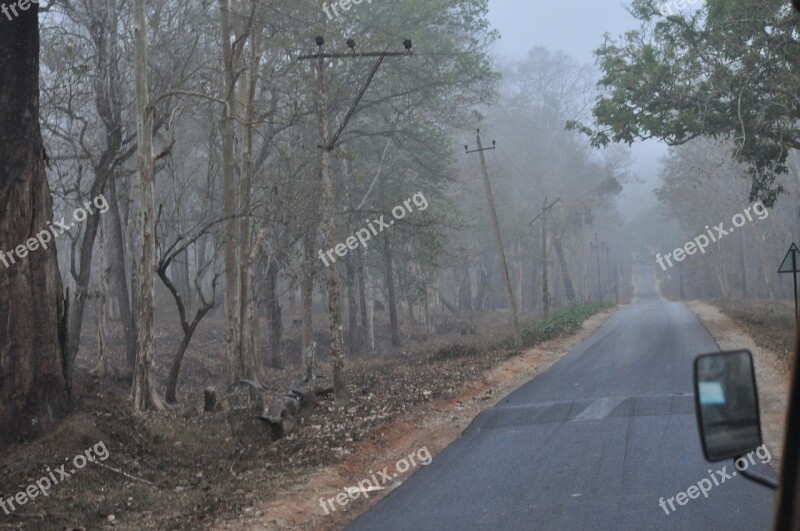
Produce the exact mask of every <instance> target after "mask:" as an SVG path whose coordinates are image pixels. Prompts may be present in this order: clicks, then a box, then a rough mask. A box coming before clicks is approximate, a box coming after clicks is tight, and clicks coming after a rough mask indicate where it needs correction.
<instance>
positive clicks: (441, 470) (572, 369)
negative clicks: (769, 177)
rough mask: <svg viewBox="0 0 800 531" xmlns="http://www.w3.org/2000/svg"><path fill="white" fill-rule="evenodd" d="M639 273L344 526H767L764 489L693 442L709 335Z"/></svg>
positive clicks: (711, 345)
mask: <svg viewBox="0 0 800 531" xmlns="http://www.w3.org/2000/svg"><path fill="white" fill-rule="evenodd" d="M637 285H638V296H639V298H638V302H637V303H636V304H632V305H629V306H626V307H623V308H622V309H620V310H619V311H617V312H616V313H615V314H614V315H613V316H612V317H611V318H610V319H608V321H607V322H606V323H605V324H604V325H603V326H602V327H601V328H600V329H598V330H597V331H596V332H595V333H594V334H593V335H592V336H591V337H590V338H588V339H586V340H585V341H584V342H582V343H581V344H580V345H578V346H577V347H576V348H575V349H573V350H572V351H571V352H570V353H569V354H567V355H566V356H564V357H563V358H562V359H561V360H560V361H559V362H558V363H556V364H555V365H553V366H552V367H551V368H550V369H549V370H548V371H546V372H545V373H543V374H541V375H539V376H538V377H537V378H535V379H534V380H532V381H530V382H528V383H527V384H525V385H523V386H522V387H520V388H519V389H517V390H516V391H514V392H513V393H511V394H510V395H509V396H508V397H506V398H505V399H504V400H503V401H502V402H500V404H498V405H497V406H496V407H494V408H492V409H490V410H487V411H484V412H483V413H481V414H480V415H478V417H477V418H476V419H475V420H474V421H473V422H472V424H471V425H470V426H469V427H468V428H467V430H466V431H465V432H464V434H463V435H462V436H461V437H460V438H459V439H458V440H456V441H455V442H454V443H453V444H451V445H450V446H449V447H448V448H446V449H445V450H444V451H443V452H442V453H441V454H439V455H438V456H436V457H435V458H434V460H433V462H432V463H431V464H429V465H428V466H426V467H422V468H419V469H418V470H417V472H416V473H415V474H414V475H413V476H411V477H410V478H409V479H408V480H407V481H406V482H405V483H404V484H402V485H400V486H399V487H398V488H397V489H395V490H394V491H393V492H391V493H390V494H389V495H388V496H387V497H386V498H384V499H383V500H382V501H381V502H380V503H378V504H377V505H376V506H375V507H374V508H372V509H371V510H370V511H368V512H367V513H365V514H363V515H362V516H361V517H360V518H358V519H357V520H356V521H355V522H354V523H353V524H352V525H351V526H350V527H349V529H353V530H359V529H381V530H383V529H415V530H416V529H436V530H444V529H458V530H466V529H537V530H538V529H557V530H560V531H565V530H573V529H581V530H582V529H615V530H616V529H636V530H640V529H681V530H689V529H725V530H729V529H746V530H757V529H769V528H770V523H771V518H772V510H773V501H774V495H773V492H772V491H770V490H768V489H767V488H765V487H762V486H760V485H757V484H755V483H752V482H751V481H749V480H747V479H746V478H743V477H741V476H740V475H736V476H733V475H732V474H731V473H732V472H735V468H734V467H733V463H732V461H730V460H729V461H721V462H718V463H708V462H706V461H705V459H704V458H703V455H702V449H701V447H700V440H699V435H698V431H697V423H696V420H695V416H694V403H693V395H692V362H693V360H694V358H695V356H696V355H697V354H702V353H706V352H713V351H715V350H719V349H718V347H717V345H716V343H715V342H714V340H713V339H712V338H711V336H710V335H709V334H708V332H706V330H705V328H703V326H702V324H701V323H700V322H699V320H698V319H697V317H696V316H695V315H694V314H693V313H692V312H691V311H690V310H689V309H688V308H687V307H686V306H685V305H683V304H682V303H678V302H664V301H662V300H661V299H660V298H659V296H658V294H657V292H656V289H655V284H654V281H653V277H652V274H651V271H650V269H649V268H646V267H640V268H639V269H638V270H637ZM756 462H757V463H760V460H758V458H756ZM722 467H726V469H725V470H724V471H722ZM751 469H752V470H753V471H755V472H761V473H764V472H766V473H770V472H771V471H770V470H765V469H766V466H765V465H761V464H758V465H757V466H755V467H751ZM709 470H711V473H710V472H709ZM717 471H721V472H717ZM712 475H713V476H715V478H716V481H717V482H718V483H719V485H713V486H712V488H711V489H710V490H708V491H707V493H708V497H707V498H706V497H704V496H703V495H702V494H698V492H697V491H696V490H693V491H692V492H690V493H689V494H695V495H697V496H698V498H697V499H689V498H683V497H681V499H682V500H683V501H684V502H686V503H685V505H682V506H681V505H679V504H678V503H677V500H675V501H673V505H674V507H675V509H676V510H675V511H674V512H673V511H672V510H671V509H670V507H669V505H667V506H666V507H667V509H666V510H667V511H668V512H669V513H670V514H666V512H665V509H663V508H662V507H660V506H659V499H660V498H664V499H665V503H666V501H667V499H668V498H670V497H675V496H676V495H677V494H678V493H679V492H686V491H687V489H688V488H689V487H690V486H692V485H697V484H698V482H701V481H702V480H703V479H704V478H709V481H708V482H707V483H711V479H710V478H711V476H712ZM726 475H728V476H730V478H729V479H725V480H724V481H723V479H722V478H724V477H725V476H726ZM687 500H688V501H687Z"/></svg>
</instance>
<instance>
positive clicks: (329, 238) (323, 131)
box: [298, 37, 411, 407]
mask: <svg viewBox="0 0 800 531" xmlns="http://www.w3.org/2000/svg"><path fill="white" fill-rule="evenodd" d="M315 42H316V43H317V46H318V47H319V51H318V52H317V53H316V54H313V55H302V56H300V57H299V58H298V61H304V60H314V61H316V63H317V64H316V71H317V122H318V123H317V125H318V134H319V146H318V147H319V148H320V149H321V156H320V170H321V174H322V175H321V177H322V194H323V217H324V223H325V244H326V247H328V249H333V248H335V247H336V224H335V221H334V216H333V178H332V175H331V152H332V151H333V149H334V148H335V147H336V143H337V142H338V140H339V136H340V135H341V134H342V131H344V128H345V127H346V126H347V122H349V121H350V118H351V117H352V116H353V113H354V112H355V110H356V107H357V106H358V104H359V102H360V101H361V98H362V97H363V96H364V93H365V92H366V91H367V88H368V87H369V85H370V83H372V80H373V78H374V77H375V74H376V73H377V72H378V69H379V68H380V66H381V64H382V63H383V60H384V58H386V57H389V56H407V55H411V41H410V40H406V41H405V42H404V43H403V45H404V46H405V49H406V51H405V52H370V53H356V52H355V46H356V44H355V41H354V40H353V39H349V40H348V41H347V46H348V48H350V50H351V53H329V54H326V53H323V51H322V48H323V46H325V39H324V38H323V37H317V38H316V39H315ZM359 57H377V58H378V61H377V63H376V64H375V66H374V67H373V68H372V71H371V72H370V74H369V77H368V78H367V82H366V84H365V85H364V87H363V88H362V89H361V91H360V92H359V93H358V96H357V97H356V99H355V101H354V102H353V104H352V105H351V106H350V110H349V111H348V112H347V115H346V116H345V118H344V121H343V123H342V125H341V126H340V127H339V129H338V130H337V131H336V133H335V134H334V135H333V137H331V135H330V117H329V115H328V89H327V84H326V80H325V61H326V60H327V59H353V58H359ZM340 298H341V296H340V293H339V270H338V269H337V268H336V266H335V264H331V265H330V266H328V312H329V315H330V333H331V361H332V364H333V389H334V403H335V404H336V406H338V407H344V406H346V405H347V404H348V402H349V401H350V397H349V393H348V390H347V385H346V382H345V378H344V333H343V331H342V308H341V302H340Z"/></svg>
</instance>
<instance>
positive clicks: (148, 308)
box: [131, 0, 164, 411]
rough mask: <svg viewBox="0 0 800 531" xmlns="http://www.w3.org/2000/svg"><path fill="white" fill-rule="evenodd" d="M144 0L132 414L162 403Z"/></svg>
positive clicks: (139, 14)
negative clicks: (156, 365) (156, 364)
mask: <svg viewBox="0 0 800 531" xmlns="http://www.w3.org/2000/svg"><path fill="white" fill-rule="evenodd" d="M144 4H145V0H134V4H133V19H134V21H133V34H134V48H135V52H136V138H137V142H138V154H137V167H138V170H139V179H140V182H141V187H142V199H141V204H140V206H139V209H140V218H139V219H140V225H139V230H140V233H141V243H142V248H141V253H140V260H139V279H140V292H139V352H138V355H137V359H136V368H135V370H134V373H133V386H132V388H131V401H132V402H133V408H134V410H135V411H144V410H148V409H163V408H164V404H163V402H162V401H161V398H160V397H159V396H158V394H157V393H156V390H155V385H154V382H153V374H152V373H153V369H152V367H153V358H154V356H155V342H154V339H153V323H154V317H155V315H154V314H155V301H154V284H155V281H154V275H153V273H154V271H155V263H156V262H155V256H156V240H155V219H154V214H155V198H154V195H153V188H154V186H153V184H154V183H153V181H154V180H155V157H153V108H152V107H151V105H150V96H149V88H148V83H147V26H146V23H145V6H144Z"/></svg>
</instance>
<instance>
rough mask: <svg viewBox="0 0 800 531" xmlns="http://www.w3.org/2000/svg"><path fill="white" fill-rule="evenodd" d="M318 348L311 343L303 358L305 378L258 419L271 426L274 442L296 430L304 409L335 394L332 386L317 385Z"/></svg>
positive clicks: (296, 382)
mask: <svg viewBox="0 0 800 531" xmlns="http://www.w3.org/2000/svg"><path fill="white" fill-rule="evenodd" d="M316 347H317V344H316V343H311V345H310V346H309V347H308V350H307V351H306V353H305V356H304V357H303V359H304V361H305V365H306V370H305V373H304V374H303V377H302V378H301V379H299V380H296V381H294V382H293V383H292V385H291V387H290V388H289V390H288V391H286V393H284V394H283V396H281V397H280V398H277V399H275V400H274V401H272V403H271V404H270V405H269V408H267V411H266V412H265V413H264V414H262V415H261V416H259V417H258V418H259V419H260V420H261V421H262V422H264V423H265V424H266V425H267V426H269V428H270V430H271V431H272V438H273V440H277V439H281V438H283V437H286V436H287V435H288V434H289V433H291V432H292V430H294V427H295V425H296V424H297V415H298V414H299V413H300V411H302V410H303V408H305V407H309V406H312V405H313V404H315V403H316V399H317V397H319V396H325V395H328V394H330V393H332V392H333V386H332V385H331V386H320V385H317V384H316V382H317V376H316V373H315V370H314V365H315V357H314V352H315V350H316Z"/></svg>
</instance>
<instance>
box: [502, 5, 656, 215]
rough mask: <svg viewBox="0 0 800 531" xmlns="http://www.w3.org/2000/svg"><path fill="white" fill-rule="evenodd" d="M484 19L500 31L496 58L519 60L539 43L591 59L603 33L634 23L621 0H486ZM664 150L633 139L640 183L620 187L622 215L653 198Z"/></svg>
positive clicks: (613, 33)
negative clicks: (487, 5) (621, 190)
mask: <svg viewBox="0 0 800 531" xmlns="http://www.w3.org/2000/svg"><path fill="white" fill-rule="evenodd" d="M489 20H490V21H491V23H492V25H493V26H494V27H495V29H497V30H499V31H500V34H501V39H500V41H499V42H498V43H496V44H495V46H494V49H493V53H494V55H495V57H497V58H498V59H500V60H516V59H522V58H523V57H524V56H525V55H526V54H527V52H528V50H530V49H531V48H533V47H534V46H544V47H546V48H549V49H551V50H561V51H563V52H564V53H566V54H568V55H570V56H572V57H574V58H575V59H577V60H578V61H581V62H583V63H586V64H594V55H593V51H594V49H595V48H597V47H598V46H599V45H600V44H602V42H603V34H605V33H609V34H610V35H611V36H612V37H617V36H618V35H620V34H622V33H624V32H625V31H627V30H630V29H635V28H637V27H638V23H637V21H636V20H635V19H634V18H633V17H632V16H631V15H630V14H629V13H628V12H627V10H626V9H625V6H624V5H623V2H622V1H621V0H489ZM665 152H666V148H665V146H664V144H663V143H660V142H656V141H649V142H643V143H638V144H634V146H633V148H632V154H633V158H634V163H633V165H632V167H631V172H632V173H633V174H634V175H635V176H637V177H639V178H640V179H642V180H644V181H645V182H644V184H640V185H628V186H626V187H625V190H624V192H623V194H622V196H621V197H620V200H619V207H620V209H621V210H622V211H623V212H624V214H625V217H626V219H628V220H630V219H632V218H633V217H635V215H636V214H637V213H638V212H639V210H641V209H642V208H646V207H650V206H652V205H654V204H655V203H656V200H655V197H654V196H653V194H652V190H653V189H654V188H655V187H656V186H658V180H657V176H658V171H659V163H658V159H659V157H660V156H662V155H663V154H664V153H665Z"/></svg>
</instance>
